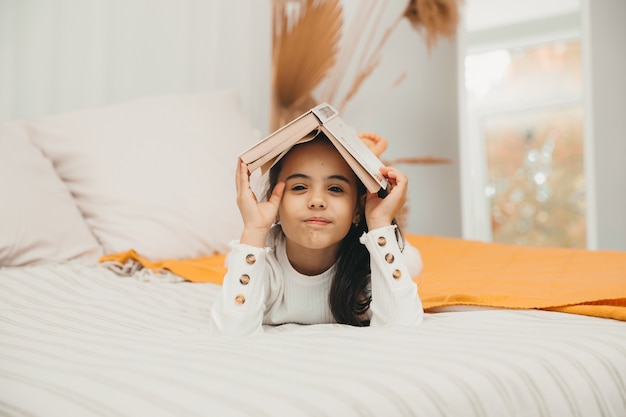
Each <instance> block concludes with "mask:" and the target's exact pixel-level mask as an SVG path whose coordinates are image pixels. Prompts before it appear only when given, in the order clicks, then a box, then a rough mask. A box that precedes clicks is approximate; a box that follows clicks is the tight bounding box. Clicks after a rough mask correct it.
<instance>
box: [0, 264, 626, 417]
mask: <svg viewBox="0 0 626 417" xmlns="http://www.w3.org/2000/svg"><path fill="white" fill-rule="evenodd" d="M170 278H172V277H170ZM217 290H218V287H217V286H215V285H214V284H208V283H207V284H198V283H195V284H194V283H189V282H181V281H179V280H176V279H169V278H168V277H167V276H165V277H160V278H159V277H154V276H151V275H150V274H145V273H140V272H138V273H137V274H136V275H135V276H133V277H130V278H128V277H126V278H123V277H120V276H117V275H115V274H114V273H113V272H111V271H109V270H106V269H104V268H102V267H98V266H84V265H80V264H73V263H69V264H63V265H49V266H32V267H23V268H4V269H0V416H16V417H22V416H24V417H26V416H28V417H33V416H46V417H48V416H64V417H67V416H77V417H79V416H80V417H91V416H102V417H109V416H110V417H113V416H114V417H124V416H141V417H159V416H169V417H193V416H216V417H229V416H255V417H258V416H289V417H297V416H319V417H324V416H341V417H350V416H380V417H394V416H495V417H503V416H555V417H564V416H583V417H593V416H615V417H624V416H626V322H622V321H617V320H611V319H602V318H594V317H587V316H579V315H574V314H564V313H557V312H548V311H539V310H504V309H485V308H473V309H463V310H461V309H457V310H446V311H442V312H437V313H432V314H427V315H426V318H425V321H424V323H423V325H422V326H421V327H419V328H417V329H406V328H397V327H389V328H380V329H378V328H353V327H347V326H340V325H318V326H298V325H287V326H282V327H277V328H268V329H267V332H266V333H265V334H263V335H260V336H255V337H249V338H243V339H230V338H215V337H211V336H210V335H209V334H208V332H207V324H208V319H209V314H210V306H211V303H212V302H213V299H214V297H215V295H216V292H217Z"/></svg>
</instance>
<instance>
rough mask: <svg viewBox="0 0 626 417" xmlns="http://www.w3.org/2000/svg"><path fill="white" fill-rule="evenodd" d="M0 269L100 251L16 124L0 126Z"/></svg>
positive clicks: (89, 256)
mask: <svg viewBox="0 0 626 417" xmlns="http://www.w3.org/2000/svg"><path fill="white" fill-rule="evenodd" d="M0 196H2V197H1V198H2V202H1V203H0V266H20V265H26V264H32V263H40V262H58V261H65V260H70V259H81V260H84V261H87V262H91V263H95V262H97V260H98V258H99V257H100V256H101V255H102V248H101V247H100V245H98V242H97V241H96V239H95V238H94V236H93V235H92V234H91V232H90V231H89V229H88V227H87V224H86V223H85V221H84V219H83V217H82V216H81V214H80V212H79V211H78V208H77V207H76V204H75V203H74V200H73V199H72V196H71V195H70V192H69V190H68V189H67V187H66V186H65V185H64V184H63V183H62V182H61V179H60V178H59V177H58V176H57V174H56V172H55V171H54V167H53V166H52V163H51V162H50V161H49V160H48V159H46V158H45V157H44V156H43V155H42V154H41V151H40V150H39V149H37V148H36V147H35V146H34V145H33V144H32V143H30V141H29V138H28V134H27V132H26V130H25V128H24V126H23V124H21V123H20V122H12V123H4V124H2V125H0Z"/></svg>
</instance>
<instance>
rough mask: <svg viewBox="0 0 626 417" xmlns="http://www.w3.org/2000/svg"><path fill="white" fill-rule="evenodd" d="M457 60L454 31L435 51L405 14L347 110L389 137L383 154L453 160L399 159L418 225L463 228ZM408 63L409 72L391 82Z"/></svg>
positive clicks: (450, 231) (412, 220) (446, 232)
mask: <svg viewBox="0 0 626 417" xmlns="http://www.w3.org/2000/svg"><path fill="white" fill-rule="evenodd" d="M381 26H382V27H383V28H384V27H385V25H381ZM456 68H457V45H456V42H455V40H454V39H446V38H442V39H440V40H439V41H438V43H437V44H436V46H435V47H434V48H432V49H431V50H430V51H429V50H428V49H427V47H426V43H425V41H424V38H423V36H422V35H420V34H418V33H416V32H415V30H414V29H413V28H411V26H410V25H409V23H408V21H403V22H401V24H400V26H399V27H398V28H397V29H396V30H395V31H394V32H393V35H392V37H391V38H390V39H389V41H388V43H387V46H386V48H385V50H384V55H383V59H382V62H381V63H380V65H379V66H378V68H377V70H376V71H375V72H374V73H373V74H372V76H371V78H370V79H369V80H368V81H367V82H366V83H364V84H363V87H362V88H361V90H360V91H359V93H358V94H357V95H356V96H355V99H354V101H352V102H350V104H349V105H348V106H347V107H346V109H345V112H344V115H343V117H344V118H345V119H346V121H348V122H349V123H350V124H352V125H353V126H354V127H355V128H356V129H357V130H358V131H373V132H377V133H379V134H381V135H383V136H384V137H386V138H387V139H388V141H389V147H388V148H387V151H385V153H384V154H383V158H384V159H388V160H393V159H396V158H399V157H425V156H430V157H440V158H447V159H450V160H451V162H450V163H447V164H442V165H406V164H402V165H398V167H399V168H400V169H402V170H403V171H404V172H405V173H406V174H407V175H408V176H409V191H408V199H409V222H408V228H407V230H408V231H410V232H413V233H419V234H435V235H442V236H451V237H461V235H462V227H461V186H460V178H459V166H460V157H459V140H458V137H459V134H458V120H459V117H458V110H457V82H456V77H457V70H456ZM405 70H406V78H404V80H403V81H402V83H400V84H399V85H398V86H397V87H396V88H391V84H392V83H393V81H394V80H396V79H397V77H398V75H399V74H401V73H402V72H403V71H405Z"/></svg>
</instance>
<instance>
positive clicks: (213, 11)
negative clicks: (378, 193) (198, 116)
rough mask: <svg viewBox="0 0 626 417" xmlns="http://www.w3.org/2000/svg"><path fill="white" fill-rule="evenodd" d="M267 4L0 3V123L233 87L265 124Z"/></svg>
mask: <svg viewBox="0 0 626 417" xmlns="http://www.w3.org/2000/svg"><path fill="white" fill-rule="evenodd" d="M270 47H271V2H270V0H229V1H224V0H0V121H6V120H16V119H22V118H27V117H36V116H40V115H45V114H50V113H55V112H60V111H65V110H69V109H73V108H78V107H85V106H94V105H101V104H107V103H114V102H119V101H123V100H127V99H132V98H135V97H139V96H142V95H150V94H163V93H177V92H193V91H210V90H216V89H223V88H235V89H238V90H239V91H240V92H241V94H242V99H243V102H244V106H245V108H246V110H247V111H248V113H249V115H250V117H251V118H252V119H253V122H254V123H255V124H256V126H257V127H259V128H260V129H264V128H265V126H266V124H267V118H268V111H267V107H268V105H269V71H270V70H269V65H270Z"/></svg>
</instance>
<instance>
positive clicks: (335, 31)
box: [270, 0, 460, 130]
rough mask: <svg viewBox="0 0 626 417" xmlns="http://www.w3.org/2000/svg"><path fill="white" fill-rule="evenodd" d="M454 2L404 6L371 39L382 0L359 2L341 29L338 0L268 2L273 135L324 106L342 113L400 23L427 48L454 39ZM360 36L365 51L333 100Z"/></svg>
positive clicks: (419, 0) (430, 0) (419, 1)
mask: <svg viewBox="0 0 626 417" xmlns="http://www.w3.org/2000/svg"><path fill="white" fill-rule="evenodd" d="M457 1H460V0H411V1H408V3H407V5H406V7H405V8H404V9H403V11H402V13H401V14H400V15H399V16H398V17H397V18H396V19H395V20H394V21H393V22H392V24H391V26H389V27H388V28H387V29H386V30H385V31H384V32H383V35H382V37H381V38H380V39H378V40H376V39H375V38H374V32H375V29H376V28H377V26H378V25H379V24H380V23H381V20H382V18H381V16H382V14H383V13H382V12H383V9H384V8H385V6H386V2H385V1H380V0H358V8H357V9H356V15H355V16H354V18H353V21H352V22H351V25H350V26H349V27H344V22H343V8H342V6H341V1H340V0H272V2H273V3H272V5H273V26H274V32H273V39H272V41H273V50H272V54H273V56H272V105H271V116H270V118H271V120H270V128H271V129H272V130H275V129H277V128H279V127H280V126H282V125H283V124H285V123H286V122H288V121H289V120H292V119H293V118H294V117H296V116H298V115H299V114H301V113H303V112H304V111H306V110H308V109H310V108H311V107H313V106H314V105H316V104H318V103H320V102H324V101H325V102H328V103H330V104H332V105H333V106H335V107H336V108H337V110H339V112H343V109H344V107H345V106H346V104H347V103H348V101H350V100H351V99H352V98H353V97H354V95H355V94H356V93H357V92H358V90H359V89H360V87H361V86H362V85H363V83H364V82H365V81H366V80H367V79H368V77H369V76H370V75H371V74H372V73H373V72H374V70H375V69H376V67H377V66H378V65H379V63H380V61H381V59H382V51H383V49H384V47H385V45H386V43H387V41H388V40H389V38H390V35H391V34H392V32H393V31H394V30H395V29H396V27H398V25H399V23H400V22H401V21H402V20H403V19H407V20H408V21H409V23H410V24H411V26H412V27H413V28H414V29H415V30H416V31H417V32H425V40H426V45H427V46H428V48H429V49H430V48H432V47H433V46H434V45H435V44H436V42H437V39H438V37H439V36H445V37H451V36H453V35H454V34H455V32H456V27H457V25H458V20H459V15H458V8H457ZM372 16H373V17H374V19H373V23H372V19H371V18H372ZM368 25H369V26H368ZM362 37H365V38H366V39H367V42H366V45H368V46H369V48H366V49H365V50H364V51H362V54H361V55H360V56H359V57H358V62H357V68H356V73H355V76H354V79H353V80H352V81H351V82H350V83H349V88H348V89H347V92H346V93H345V94H344V95H343V96H342V97H337V96H338V94H339V86H340V85H341V84H342V82H343V77H344V76H345V75H346V74H347V73H348V71H347V69H348V66H349V65H350V63H352V62H353V59H354V58H355V57H354V54H355V51H356V50H357V48H356V45H357V43H358V42H359V40H360V39H361V38H362ZM372 48H373V49H372ZM404 76H405V74H399V76H398V77H397V78H396V80H395V81H394V83H393V85H398V84H400V83H401V82H402V80H403V79H404ZM322 83H323V85H322V86H321V87H320V85H321V84H322ZM318 90H319V91H318ZM315 94H317V96H314V95H315Z"/></svg>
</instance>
